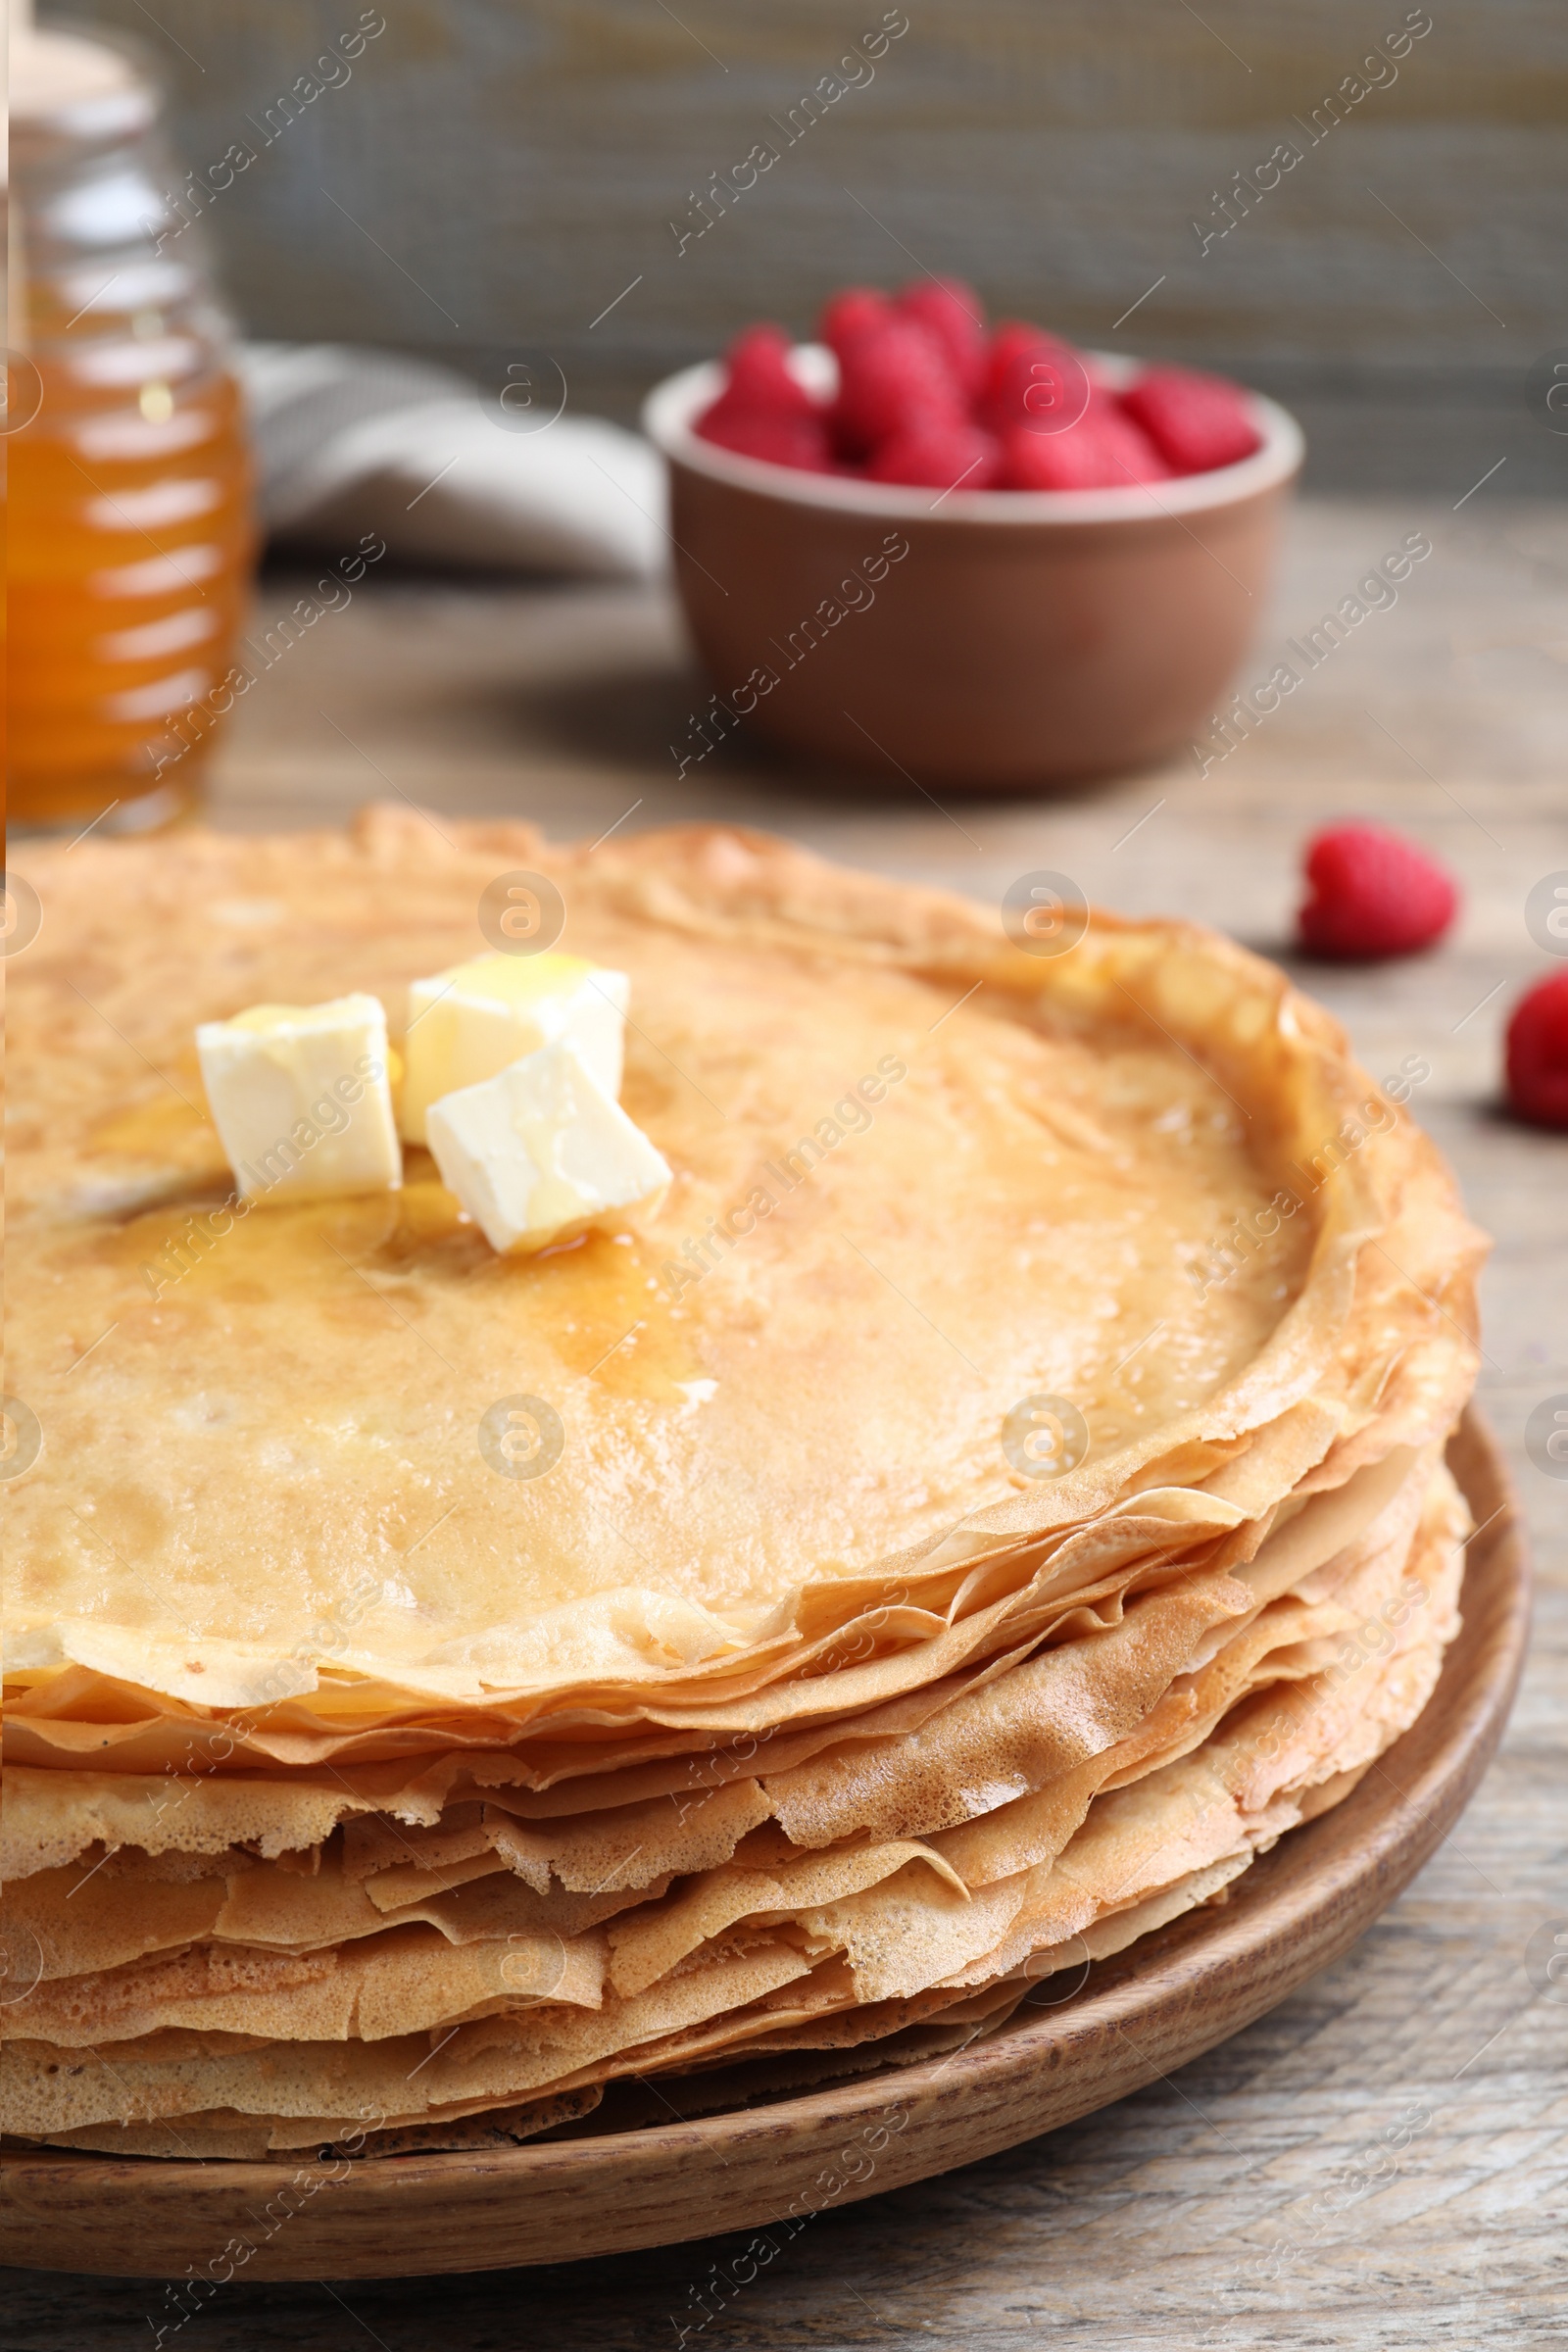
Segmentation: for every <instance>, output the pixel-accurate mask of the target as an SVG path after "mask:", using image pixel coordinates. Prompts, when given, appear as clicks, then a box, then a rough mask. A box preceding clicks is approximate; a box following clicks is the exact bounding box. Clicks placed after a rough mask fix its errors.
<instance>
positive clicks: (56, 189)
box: [0, 25, 255, 832]
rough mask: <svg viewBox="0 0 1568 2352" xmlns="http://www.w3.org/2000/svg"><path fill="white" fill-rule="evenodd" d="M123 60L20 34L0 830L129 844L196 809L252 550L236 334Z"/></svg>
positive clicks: (126, 50) (114, 47) (79, 39)
mask: <svg viewBox="0 0 1568 2352" xmlns="http://www.w3.org/2000/svg"><path fill="white" fill-rule="evenodd" d="M161 110H162V97H161V92H160V90H159V88H158V85H157V83H156V81H155V79H154V78H153V76H152V75H151V73H149V72H148V71H147V69H146V68H145V66H144V65H143V64H142V63H141V61H140V58H139V55H138V53H137V52H136V50H135V49H134V47H133V46H132V45H131V44H128V43H127V44H123V45H122V44H121V43H120V42H119V41H118V40H116V41H113V42H112V41H110V40H108V39H106V38H104V37H103V36H102V35H100V34H99V33H98V32H96V31H94V32H93V33H91V34H90V35H89V34H87V33H85V32H77V31H74V30H64V29H60V28H58V27H54V26H51V27H48V28H40V29H37V30H34V29H32V28H31V27H30V26H25V25H24V26H15V25H14V27H13V33H12V48H11V187H10V205H9V234H8V245H9V251H10V259H11V270H10V283H9V314H10V320H9V329H8V335H7V341H8V343H9V346H10V350H9V354H8V358H9V367H8V406H7V413H6V418H5V423H6V436H5V438H4V440H3V441H0V452H3V454H4V459H5V463H6V471H7V476H8V482H7V491H8V496H7V516H6V531H7V571H8V595H7V600H6V601H7V605H8V608H9V642H8V646H7V663H6V666H7V697H6V702H7V721H8V738H9V740H8V775H9V780H10V794H9V815H10V819H11V822H12V823H13V824H14V825H18V826H21V827H23V828H25V829H28V830H51V831H53V830H70V831H73V832H75V831H79V830H80V829H81V828H82V827H84V826H86V825H87V824H89V823H96V824H97V825H98V826H100V827H101V828H102V829H103V830H105V831H126V830H129V831H137V830H141V829H144V828H146V827H149V826H154V825H158V824H162V823H166V822H168V821H169V820H170V819H172V818H173V817H175V816H177V815H179V814H181V813H182V812H183V811H184V810H186V809H189V808H190V807H191V806H192V805H193V804H194V802H195V801H196V800H197V799H198V798H199V796H200V791H201V777H202V771H203V768H204V766H205V764H206V761H207V760H208V757H209V756H210V753H211V750H212V748H213V744H214V741H215V738H216V737H217V735H218V733H219V732H220V729H221V718H220V714H219V711H218V709H217V707H216V706H217V702H218V700H219V697H218V694H217V689H218V687H219V683H220V681H221V679H222V678H223V676H224V674H225V672H226V670H227V668H228V665H229V662H230V660H231V654H232V648H233V645H234V641H235V639H236V637H237V636H238V633H239V628H240V623H241V616H242V613H243V611H244V606H245V599H246V594H247V590H248V587H249V582H250V573H251V566H252V560H253V555H254V549H255V532H254V526H253V521H252V508H251V490H250V464H249V455H248V450H247V444H246V433H245V419H244V413H243V408H242V403H241V398H240V392H239V386H238V382H237V378H236V374H235V370H234V367H233V364H232V333H231V329H230V326H229V323H228V321H227V319H225V317H224V316H223V313H222V311H221V308H220V306H219V303H218V301H217V298H216V295H215V292H214V287H213V281H212V278H211V274H210V271H209V270H208V267H207V262H206V257H205V254H204V253H203V251H202V249H201V246H200V243H199V232H198V231H197V230H196V229H195V228H194V227H192V226H191V225H190V224H189V223H188V222H187V221H185V220H184V219H183V217H182V212H181V208H180V207H179V206H178V204H177V201H176V200H175V199H174V197H173V195H172V190H173V189H174V186H175V181H174V173H173V167H172V163H171V161H170V159H169V157H168V154H167V152H166V150H165V147H164V144H163V139H162V135H161V131H160V123H159V118H160V114H161Z"/></svg>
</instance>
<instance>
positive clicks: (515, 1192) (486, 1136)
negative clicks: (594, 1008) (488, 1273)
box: [427, 1044, 669, 1255]
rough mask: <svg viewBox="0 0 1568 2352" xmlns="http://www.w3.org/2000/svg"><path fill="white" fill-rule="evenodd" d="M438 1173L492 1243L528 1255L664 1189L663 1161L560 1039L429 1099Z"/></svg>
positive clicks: (654, 1198)
mask: <svg viewBox="0 0 1568 2352" xmlns="http://www.w3.org/2000/svg"><path fill="white" fill-rule="evenodd" d="M427 1129H428V1135H429V1143H430V1149H431V1151H432V1152H434V1153H435V1164H436V1166H437V1167H438V1168H439V1169H440V1171H441V1181H442V1183H443V1184H444V1185H445V1186H446V1187H447V1190H448V1191H449V1192H453V1193H456V1194H457V1196H458V1199H459V1200H460V1201H462V1202H463V1205H464V1207H465V1208H466V1210H467V1211H468V1214H469V1215H470V1216H471V1217H472V1218H473V1219H474V1220H475V1222H476V1223H477V1224H478V1225H479V1226H481V1227H482V1228H483V1231H484V1236H485V1239H486V1240H487V1241H488V1242H489V1244H490V1246H491V1248H492V1249H493V1250H515V1251H516V1252H517V1253H518V1255H527V1254H528V1253H529V1252H531V1251H533V1250H545V1249H548V1248H549V1246H550V1244H551V1243H552V1242H564V1241H569V1240H571V1239H572V1238H573V1237H574V1236H575V1235H577V1234H579V1233H582V1232H585V1231H586V1230H587V1228H588V1227H589V1226H590V1225H600V1224H603V1223H605V1222H606V1221H607V1219H612V1218H613V1217H615V1216H617V1215H618V1214H619V1212H620V1211H622V1210H623V1209H628V1208H636V1207H641V1206H652V1205H654V1204H655V1203H657V1202H658V1201H661V1200H662V1198H663V1195H664V1191H665V1188H666V1186H667V1185H668V1183H669V1168H668V1165H667V1163H666V1162H665V1160H664V1159H663V1157H662V1154H661V1153H660V1152H656V1151H655V1149H654V1147H653V1145H652V1144H651V1143H650V1142H649V1140H648V1138H647V1136H646V1135H644V1133H643V1131H642V1129H641V1128H640V1127H638V1126H636V1125H635V1124H634V1123H633V1121H632V1120H630V1119H629V1118H628V1117H627V1116H626V1113H625V1112H624V1111H623V1110H622V1109H621V1107H620V1104H619V1103H617V1102H616V1101H615V1099H614V1097H613V1095H612V1094H611V1093H610V1092H609V1091H608V1089H607V1088H606V1087H605V1086H604V1085H602V1084H601V1082H600V1080H599V1079H598V1077H597V1076H596V1075H595V1074H594V1072H593V1071H592V1070H591V1069H590V1068H589V1067H588V1065H587V1063H586V1062H585V1061H584V1060H583V1059H582V1057H581V1055H580V1054H576V1053H575V1052H574V1051H573V1050H572V1048H571V1047H570V1046H568V1045H565V1044H556V1045H552V1046H543V1047H541V1048H540V1050H539V1052H538V1053H537V1054H524V1056H523V1057H522V1059H521V1060H520V1061H515V1062H513V1063H512V1064H511V1065H510V1066H509V1067H508V1068H507V1069H504V1070H502V1071H500V1072H499V1073H498V1074H497V1076H495V1077H494V1078H486V1079H484V1080H483V1081H482V1082H481V1084H479V1085H478V1086H466V1087H462V1088H460V1089H459V1091H458V1092H457V1093H456V1094H451V1095H446V1096H444V1097H443V1098H442V1100H441V1101H440V1102H439V1103H431V1105H430V1111H429V1117H428V1120H427Z"/></svg>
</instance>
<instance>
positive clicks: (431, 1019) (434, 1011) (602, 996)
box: [398, 955, 630, 1144]
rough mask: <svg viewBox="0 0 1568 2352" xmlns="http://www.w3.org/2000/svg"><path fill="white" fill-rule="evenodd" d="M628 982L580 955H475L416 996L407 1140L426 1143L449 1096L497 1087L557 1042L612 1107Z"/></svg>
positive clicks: (404, 1103) (405, 1104)
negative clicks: (437, 1107)
mask: <svg viewBox="0 0 1568 2352" xmlns="http://www.w3.org/2000/svg"><path fill="white" fill-rule="evenodd" d="M629 991H630V983H629V982H628V981H627V978H626V975H625V973H624V972H610V971H605V970H602V969H601V968H600V966H599V965H597V964H593V963H590V962H589V961H588V960H587V958H586V956H553V955H544V956H499V955H498V956H475V957H474V959H473V961H472V962H471V963H460V964H456V965H455V966H454V967H453V969H452V970H451V971H449V972H438V973H437V974H436V976H435V978H434V979H433V980H416V981H415V982H414V983H413V985H412V986H411V987H410V990H409V1027H408V1035H407V1037H406V1038H405V1040H404V1049H403V1051H404V1063H405V1067H404V1073H403V1095H402V1100H401V1103H400V1104H399V1111H398V1119H399V1124H400V1126H401V1127H402V1130H403V1134H404V1137H405V1139H406V1140H407V1141H408V1142H409V1143H411V1144H422V1143H423V1142H424V1141H425V1140H426V1138H425V1131H424V1119H425V1113H426V1111H427V1110H428V1109H429V1107H430V1105H431V1103H438V1102H439V1101H440V1100H441V1098H442V1096H443V1095H450V1094H455V1093H456V1092H458V1090H459V1089H460V1088H463V1087H467V1086H477V1085H478V1084H479V1082H480V1080H481V1079H484V1078H494V1077H495V1076H496V1075H497V1073H498V1072H499V1071H501V1070H504V1069H506V1068H507V1066H508V1065H509V1063H511V1062H514V1061H516V1060H518V1059H520V1058H521V1056H522V1055H523V1054H536V1053H537V1052H538V1051H539V1049H540V1047H541V1046H548V1045H553V1044H554V1043H555V1041H556V1040H557V1039H558V1038H560V1039H563V1040H564V1042H565V1044H567V1045H568V1046H570V1047H571V1048H572V1049H573V1050H574V1052H575V1053H576V1054H578V1055H579V1057H580V1058H581V1060H582V1061H583V1062H584V1063H586V1065H587V1067H588V1068H589V1069H590V1070H592V1072H593V1074H594V1076H595V1077H596V1078H597V1079H598V1081H599V1083H600V1085H601V1086H602V1087H603V1088H604V1090H605V1092H606V1094H607V1095H609V1097H610V1098H611V1101H612V1102H613V1101H614V1099H615V1097H616V1096H617V1095H618V1094H619V1093H620V1060H621V1045H622V1040H623V1037H624V1032H625V1024H626V1000H627V996H628V994H629Z"/></svg>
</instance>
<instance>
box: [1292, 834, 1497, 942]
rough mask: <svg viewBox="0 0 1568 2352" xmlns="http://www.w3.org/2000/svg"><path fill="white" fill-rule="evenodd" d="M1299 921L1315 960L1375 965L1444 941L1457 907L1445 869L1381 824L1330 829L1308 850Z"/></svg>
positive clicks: (1303, 939)
mask: <svg viewBox="0 0 1568 2352" xmlns="http://www.w3.org/2000/svg"><path fill="white" fill-rule="evenodd" d="M1305 871H1306V881H1307V892H1308V895H1307V898H1306V901H1305V903H1304V905H1303V906H1302V907H1301V909H1300V913H1299V918H1298V920H1299V926H1300V936H1301V945H1302V946H1303V947H1304V948H1307V949H1309V950H1310V952H1311V953H1312V954H1313V955H1314V956H1334V957H1337V958H1340V959H1342V960H1344V961H1347V962H1374V961H1377V960H1379V959H1380V958H1382V957H1384V956H1414V955H1416V954H1417V953H1418V952H1419V951H1420V950H1421V949H1422V948H1430V947H1431V946H1432V945H1433V944H1434V943H1435V942H1436V941H1437V940H1439V939H1441V938H1442V937H1443V934H1444V933H1445V932H1446V930H1447V928H1448V926H1449V924H1450V923H1451V922H1452V921H1453V918H1454V915H1455V913H1456V912H1457V910H1458V906H1459V891H1458V886H1457V884H1456V883H1455V882H1454V880H1453V877H1452V876H1451V874H1449V872H1448V871H1447V868H1446V866H1443V865H1440V864H1439V862H1438V860H1437V859H1436V858H1433V857H1430V856H1429V855H1428V853H1427V852H1426V851H1425V850H1423V849H1420V848H1418V847H1417V845H1416V844H1415V843H1414V842H1413V841H1407V840H1406V839H1405V838H1404V836H1403V834H1402V833H1391V832H1389V831H1387V830H1385V828H1384V827H1383V826H1381V825H1357V824H1350V825H1332V826H1330V827H1329V829H1328V830H1327V831H1326V832H1323V833H1319V834H1317V835H1316V836H1315V837H1314V839H1313V840H1312V841H1311V842H1310V843H1309V844H1308V845H1307V852H1306V864H1305Z"/></svg>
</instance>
